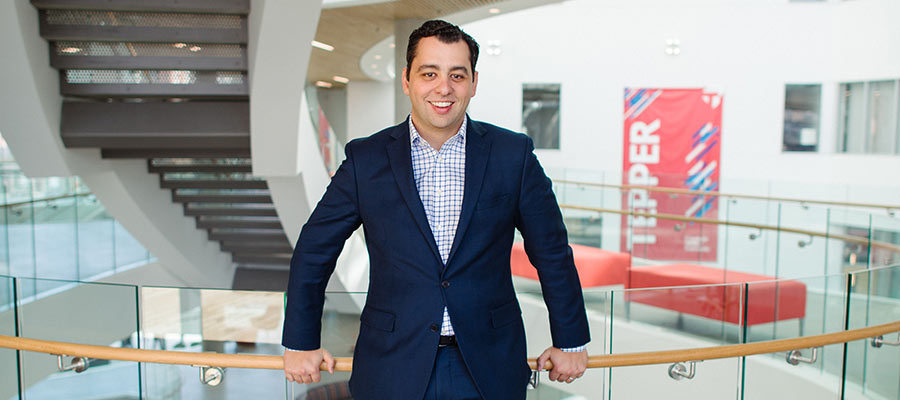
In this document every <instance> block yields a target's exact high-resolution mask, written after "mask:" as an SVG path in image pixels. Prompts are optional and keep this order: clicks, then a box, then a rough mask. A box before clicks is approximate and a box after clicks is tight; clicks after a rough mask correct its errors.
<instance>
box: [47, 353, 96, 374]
mask: <svg viewBox="0 0 900 400" xmlns="http://www.w3.org/2000/svg"><path fill="white" fill-rule="evenodd" d="M54 355H55V356H56V368H58V369H59V370H60V372H63V371H75V373H79V374H80V373H82V372H84V371H87V369H88V367H89V366H90V359H88V358H87V357H72V361H71V362H70V363H69V365H65V364H66V363H65V360H64V358H65V357H67V356H65V355H62V354H54Z"/></svg>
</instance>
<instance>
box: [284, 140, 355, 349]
mask: <svg viewBox="0 0 900 400" xmlns="http://www.w3.org/2000/svg"><path fill="white" fill-rule="evenodd" d="M352 144H353V143H352V142H351V143H348V144H347V146H346V150H345V154H346V155H347V158H346V159H345V160H344V162H343V163H341V166H340V167H339V168H338V170H337V171H336V172H335V174H334V176H333V177H332V178H331V183H330V184H329V185H328V188H327V189H326V190H325V195H323V196H322V199H321V200H320V201H319V204H318V205H316V208H315V210H313V212H312V214H311V215H310V217H309V220H308V221H307V222H306V224H305V225H303V229H302V230H301V232H300V238H299V239H297V245H296V246H295V247H294V254H293V257H292V258H291V272H290V279H289V282H288V290H287V305H286V307H285V315H284V331H283V333H282V341H281V343H282V345H284V346H285V347H287V348H289V349H294V350H315V349H318V348H319V347H321V331H322V307H323V305H324V303H325V287H326V286H327V285H328V279H329V277H330V276H331V273H332V272H334V267H335V263H336V262H337V258H338V255H340V253H341V250H342V249H343V248H344V242H345V241H346V240H347V238H348V237H350V235H351V234H352V233H353V231H355V230H356V229H357V228H358V227H359V225H360V223H361V219H360V213H359V204H358V198H357V186H356V171H355V167H354V164H353V156H352V151H351V145H352Z"/></svg>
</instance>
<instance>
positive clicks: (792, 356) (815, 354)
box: [785, 347, 819, 365]
mask: <svg viewBox="0 0 900 400" xmlns="http://www.w3.org/2000/svg"><path fill="white" fill-rule="evenodd" d="M785 359H786V360H787V362H788V364H791V365H798V364H800V363H807V364H812V363H815V362H816V360H818V359H819V348H818V347H813V348H812V356H810V357H809V358H806V357H803V353H801V352H800V350H791V351H789V352H788V353H787V356H786V357H785Z"/></svg>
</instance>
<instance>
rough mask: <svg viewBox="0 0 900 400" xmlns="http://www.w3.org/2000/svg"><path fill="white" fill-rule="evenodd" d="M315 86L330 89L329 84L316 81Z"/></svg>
mask: <svg viewBox="0 0 900 400" xmlns="http://www.w3.org/2000/svg"><path fill="white" fill-rule="evenodd" d="M316 86H318V87H321V88H330V87H331V82H325V81H316Z"/></svg>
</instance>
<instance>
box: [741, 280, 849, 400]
mask: <svg viewBox="0 0 900 400" xmlns="http://www.w3.org/2000/svg"><path fill="white" fill-rule="evenodd" d="M846 282H847V276H846V275H843V274H838V275H831V276H820V277H814V278H803V279H780V280H776V281H760V282H749V283H747V284H746V287H745V289H744V291H745V297H744V298H745V303H744V307H745V309H746V316H747V317H746V319H745V321H744V322H743V323H742V324H743V328H744V329H745V331H746V334H745V335H744V337H745V338H746V342H760V341H767V340H775V339H789V338H796V337H801V336H810V335H819V334H824V333H834V332H841V331H843V330H844V321H845V316H846V314H845V301H846V290H845V289H840V288H845V287H846ZM796 350H799V351H800V356H802V357H803V358H806V359H808V362H803V361H800V362H797V363H796V365H793V363H789V362H788V360H787V357H788V353H786V352H783V353H774V354H761V355H754V356H749V357H746V358H745V363H744V371H743V379H744V381H743V389H742V392H743V395H744V397H743V398H744V399H761V400H763V399H772V398H815V399H838V398H840V390H841V373H842V371H843V356H844V347H843V344H836V345H829V346H825V347H820V348H818V349H816V356H815V360H814V361H813V360H812V359H811V357H812V350H811V349H796Z"/></svg>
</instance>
